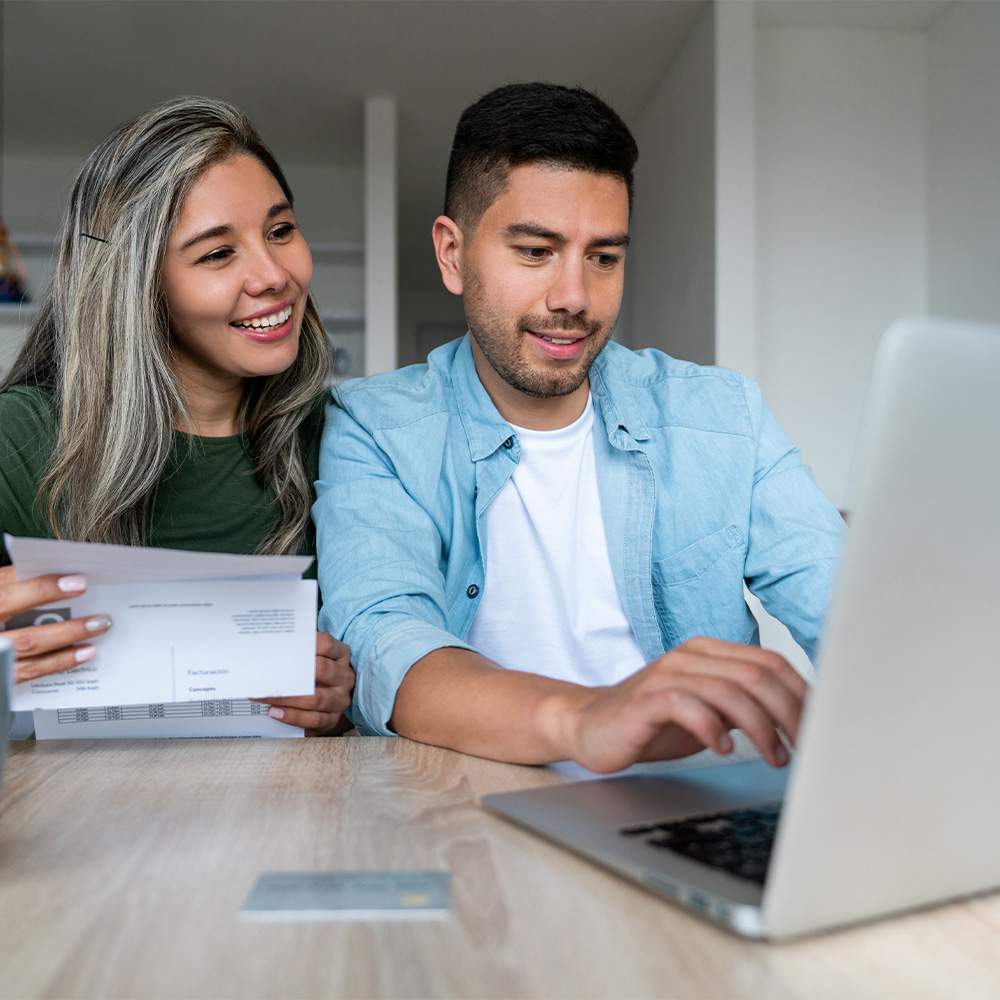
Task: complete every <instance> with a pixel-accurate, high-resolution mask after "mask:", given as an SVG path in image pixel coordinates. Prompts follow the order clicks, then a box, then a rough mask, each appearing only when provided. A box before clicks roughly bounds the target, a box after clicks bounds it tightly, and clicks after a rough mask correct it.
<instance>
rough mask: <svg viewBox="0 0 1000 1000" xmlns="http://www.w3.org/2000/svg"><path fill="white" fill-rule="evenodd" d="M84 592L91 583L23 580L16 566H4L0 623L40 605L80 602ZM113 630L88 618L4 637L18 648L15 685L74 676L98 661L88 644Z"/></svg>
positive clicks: (101, 618) (75, 577)
mask: <svg viewBox="0 0 1000 1000" xmlns="http://www.w3.org/2000/svg"><path fill="white" fill-rule="evenodd" d="M86 589H87V578H86V577H84V576H80V575H79V574H72V575H69V576H59V575H58V574H55V573H54V574H52V575H50V576H36V577H33V578H32V579H30V580H19V579H18V578H17V574H16V573H15V572H14V567H13V566H0V622H6V621H7V620H8V619H9V618H12V617H13V616H14V615H19V614H21V613H22V612H24V611H30V610H31V609H32V608H37V607H39V606H40V605H42V604H51V603H52V602H53V601H59V600H64V601H65V600H68V599H70V598H73V597H79V595H80V594H82V593H83V592H84V591H85V590H86ZM109 628H111V619H110V618H109V617H108V616H107V615H90V616H88V617H87V618H73V619H70V620H69V621H64V622H55V623H53V624H51V625H29V626H28V627H26V628H15V629H11V630H10V631H5V632H4V633H3V637H4V638H5V639H9V640H10V641H11V643H12V644H13V646H14V656H15V658H16V670H15V674H14V682H15V683H16V684H20V683H21V682H22V681H30V680H34V679H35V678H36V677H43V676H44V675H45V674H55V673H59V671H61V670H70V669H71V668H73V667H75V666H77V665H78V664H80V663H85V662H86V661H87V660H92V659H93V658H94V657H95V656H96V655H97V649H96V647H94V646H91V645H89V644H88V643H87V642H86V640H89V639H93V638H95V637H96V636H99V635H101V634H103V633H104V632H107V630H108V629H109ZM77 643H83V645H76V644H77Z"/></svg>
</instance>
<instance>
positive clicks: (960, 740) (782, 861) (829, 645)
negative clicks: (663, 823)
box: [763, 319, 1000, 936]
mask: <svg viewBox="0 0 1000 1000" xmlns="http://www.w3.org/2000/svg"><path fill="white" fill-rule="evenodd" d="M852 489H853V493H854V500H853V503H852V507H853V510H854V514H853V516H852V518H851V528H850V536H849V539H848V542H847V545H846V547H845V551H844V554H843V559H842V562H841V567H840V571H839V576H838V581H837V588H836V593H835V596H834V599H833V602H832V605H831V608H830V612H829V615H828V617H827V621H826V627H825V630H824V638H823V641H822V643H821V646H820V652H819V657H818V663H817V674H818V676H819V678H820V680H819V684H818V690H817V691H816V693H815V696H814V697H813V698H811V699H810V703H809V705H808V706H807V709H806V718H805V721H804V727H803V731H802V738H801V740H800V743H799V754H798V761H797V764H796V767H795V769H794V773H793V775H792V778H791V783H790V787H789V792H788V796H787V798H786V802H785V808H784V812H783V815H782V819H781V825H780V827H779V831H778V836H777V841H776V844H775V850H774V855H773V858H772V864H771V870H770V873H769V877H768V881H767V885H766V893H765V900H764V915H763V917H764V919H763V922H764V925H765V927H766V928H767V930H768V932H769V933H771V934H775V935H779V936H780V935H784V934H790V933H797V932H801V931H802V930H805V929H815V928H818V927H823V926H828V925H832V924H837V923H843V922H845V921H849V920H858V919H862V918H866V917H871V916H875V915H877V914H881V913H886V912H891V911H893V910H901V909H906V908H909V907H913V906H918V905H921V904H924V903H928V902H930V901H932V900H939V899H945V898H948V897H951V896H960V895H964V894H968V893H973V892H977V891H981V890H984V889H987V888H989V887H992V886H996V885H1000V851H998V850H997V846H996V835H995V832H996V830H997V829H998V828H1000V794H998V793H1000V781H998V778H997V764H998V762H1000V725H997V718H996V716H997V708H998V706H1000V642H998V633H997V621H998V608H1000V528H998V524H997V516H998V515H997V512H998V511H1000V329H997V328H994V327H987V326H978V325H970V324H963V323H957V322H949V321H942V320H927V319H911V320H905V321H901V322H899V323H897V324H895V325H894V326H893V327H892V328H890V330H889V331H888V332H887V333H886V335H885V337H884V338H883V340H882V342H881V344H880V346H879V350H878V354H877V357H876V360H875V365H874V369H873V372H872V378H871V383H870V388H869V396H868V402H867V405H866V411H865V415H864V423H863V426H862V433H861V438H860V441H859V445H858V450H857V453H856V457H855V467H854V475H853V484H852Z"/></svg>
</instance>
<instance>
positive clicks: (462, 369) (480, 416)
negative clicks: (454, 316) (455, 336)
mask: <svg viewBox="0 0 1000 1000" xmlns="http://www.w3.org/2000/svg"><path fill="white" fill-rule="evenodd" d="M451 385H452V388H453V389H454V391H455V400H456V402H457V404H458V413H459V416H460V417H461V418H462V425H463V426H464V427H465V434H466V437H467V438H468V439H469V451H470V453H471V455H472V460H473V461H474V462H478V461H479V460H480V459H481V458H487V457H488V456H489V455H492V454H493V453H494V452H495V451H496V450H497V449H498V448H501V447H503V443H504V441H506V440H508V438H510V437H511V436H512V435H513V434H514V431H513V430H512V428H511V426H510V424H508V423H507V421H506V420H504V418H503V417H501V416H500V411H499V410H497V408H496V406H494V405H493V400H492V399H490V395H489V393H488V392H487V391H486V390H485V389H484V388H483V383H482V382H480V381H479V374H478V372H477V371H476V362H475V360H474V359H473V357H472V340H471V335H470V334H468V333H467V334H466V335H465V336H464V337H463V338H462V342H461V343H460V344H459V345H458V350H457V351H456V352H455V358H454V360H453V361H452V363H451Z"/></svg>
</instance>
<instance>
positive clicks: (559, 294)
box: [546, 259, 590, 316]
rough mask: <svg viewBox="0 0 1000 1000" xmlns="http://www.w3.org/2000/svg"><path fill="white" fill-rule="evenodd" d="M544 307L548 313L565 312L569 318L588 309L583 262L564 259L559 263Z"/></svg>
mask: <svg viewBox="0 0 1000 1000" xmlns="http://www.w3.org/2000/svg"><path fill="white" fill-rule="evenodd" d="M546 305H547V306H548V307H549V311H550V312H565V313H569V314H570V315H571V316H576V315H577V314H578V313H582V312H586V311H587V310H588V309H589V308H590V296H589V294H588V292H587V284H586V278H585V276H584V262H583V261H576V260H569V259H564V260H563V261H561V262H560V265H559V267H558V269H557V270H556V272H555V280H554V282H553V284H552V285H551V287H550V288H549V293H548V295H547V297H546Z"/></svg>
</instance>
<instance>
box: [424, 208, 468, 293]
mask: <svg viewBox="0 0 1000 1000" xmlns="http://www.w3.org/2000/svg"><path fill="white" fill-rule="evenodd" d="M431 238H432V239H433V240H434V255H435V256H436V257H437V263H438V267H439V268H441V280H442V281H443V282H444V287H445V288H447V289H448V291H449V292H451V293H452V295H461V294H462V290H463V288H464V285H463V282H462V246H463V243H464V239H465V238H464V236H463V235H462V230H461V229H460V228H459V226H458V223H457V222H455V221H454V219H449V218H448V216H447V215H439V216H438V217H437V218H436V219H435V220H434V228H433V229H432V230H431Z"/></svg>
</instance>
